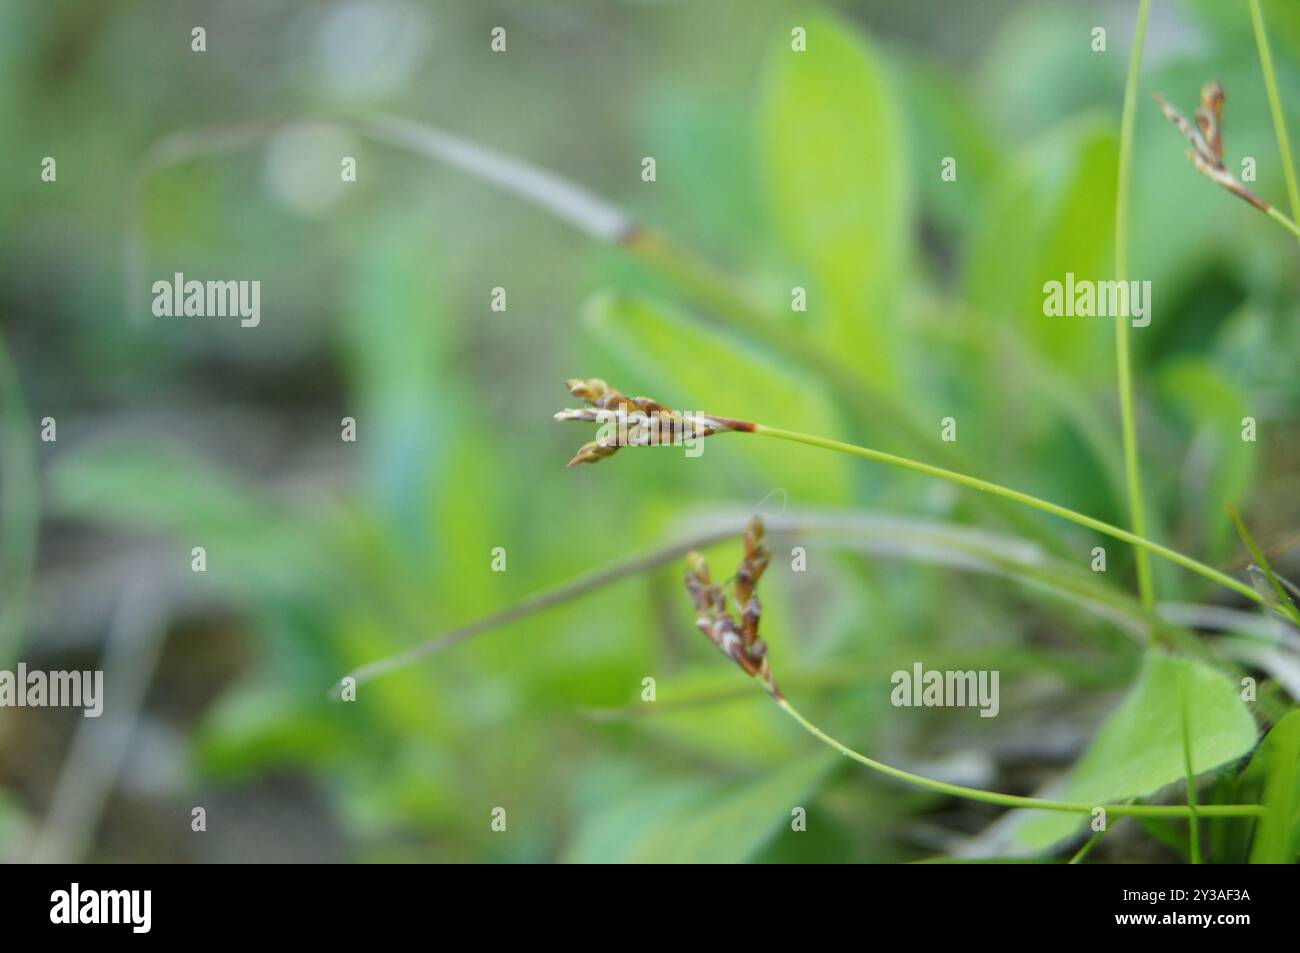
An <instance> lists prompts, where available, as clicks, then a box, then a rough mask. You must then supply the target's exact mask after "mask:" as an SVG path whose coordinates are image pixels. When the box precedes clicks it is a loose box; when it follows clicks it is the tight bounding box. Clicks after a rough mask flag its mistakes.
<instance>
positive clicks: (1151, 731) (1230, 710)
mask: <svg viewBox="0 0 1300 953" xmlns="http://www.w3.org/2000/svg"><path fill="white" fill-rule="evenodd" d="M1180 678H1182V679H1183V680H1184V690H1185V691H1186V692H1187V700H1188V714H1189V726H1188V727H1189V733H1190V735H1191V763H1192V771H1193V772H1194V773H1195V774H1201V773H1203V772H1205V771H1209V770H1210V769H1212V768H1216V767H1218V766H1219V765H1222V764H1225V763H1227V762H1229V761H1232V760H1234V759H1236V758H1240V757H1241V756H1242V755H1244V754H1246V753H1247V752H1249V751H1250V750H1251V748H1252V747H1254V745H1255V738H1256V732H1255V720H1254V719H1253V718H1252V717H1251V714H1250V711H1249V710H1248V709H1247V708H1246V705H1245V704H1244V703H1243V702H1242V701H1241V698H1240V697H1239V696H1238V693H1237V686H1236V685H1235V684H1234V683H1233V681H1232V680H1231V679H1229V678H1228V677H1227V676H1225V675H1223V674H1221V673H1220V672H1217V671H1216V670H1214V669H1213V668H1210V667H1209V666H1207V665H1204V664H1203V663H1201V662H1197V661H1194V660H1192V659H1188V658H1181V657H1177V656H1172V655H1168V654H1166V653H1164V652H1160V651H1156V650H1152V651H1151V652H1150V653H1148V655H1147V659H1146V663H1145V665H1144V666H1143V669H1142V673H1141V675H1139V676H1138V681H1137V684H1136V685H1135V686H1134V687H1133V690H1132V691H1131V692H1130V693H1129V696H1128V697H1127V698H1126V699H1125V700H1124V701H1123V702H1122V703H1121V704H1120V706H1119V708H1117V709H1116V710H1115V711H1114V712H1113V713H1112V714H1111V716H1110V717H1109V718H1108V719H1107V720H1106V723H1105V724H1104V725H1102V727H1101V730H1100V731H1099V732H1098V733H1097V737H1096V738H1095V739H1094V740H1093V743H1092V746H1091V747H1090V748H1089V749H1088V751H1087V753H1085V754H1084V756H1083V757H1082V758H1081V759H1080V760H1079V763H1078V764H1077V765H1075V768H1074V771H1073V772H1072V773H1071V775H1070V778H1069V780H1068V781H1067V782H1066V785H1065V789H1064V790H1063V791H1061V792H1060V794H1059V796H1058V799H1059V800H1065V801H1082V802H1084V803H1086V804H1098V805H1101V804H1108V803H1115V802H1120V801H1124V800H1127V799H1128V798H1133V797H1141V796H1143V795H1147V794H1151V793H1152V792H1154V791H1156V790H1158V789H1159V788H1161V787H1163V786H1165V785H1166V784H1169V783H1171V782H1173V781H1177V780H1179V779H1180V778H1183V777H1184V776H1185V769H1184V761H1183V738H1182V729H1181V725H1180V721H1179V699H1178V681H1179V679H1180ZM1082 823H1083V822H1082V820H1081V819H1080V817H1079V816H1078V815H1071V814H1055V813H1051V814H1049V813H1046V812H1036V813H1035V815H1033V816H1030V817H1028V818H1027V819H1026V820H1025V821H1024V822H1023V823H1022V824H1021V825H1020V827H1019V829H1018V830H1017V832H1016V842H1017V843H1018V844H1019V845H1020V846H1021V847H1023V848H1027V849H1031V850H1043V849H1046V848H1048V847H1050V846H1051V845H1053V844H1055V843H1056V842H1057V841H1060V840H1063V839H1064V838H1066V837H1069V836H1070V835H1071V834H1073V833H1074V832H1075V831H1077V830H1078V829H1079V827H1080V825H1081V824H1082Z"/></svg>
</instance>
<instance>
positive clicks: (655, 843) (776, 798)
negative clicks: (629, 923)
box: [567, 752, 839, 864]
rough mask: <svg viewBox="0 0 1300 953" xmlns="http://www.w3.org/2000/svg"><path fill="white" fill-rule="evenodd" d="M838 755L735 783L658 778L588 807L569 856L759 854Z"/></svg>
mask: <svg viewBox="0 0 1300 953" xmlns="http://www.w3.org/2000/svg"><path fill="white" fill-rule="evenodd" d="M838 760H839V759H838V756H837V755H835V753H834V752H815V753H813V754H811V755H807V756H804V757H800V758H797V759H795V760H793V761H790V762H788V763H786V764H785V765H784V766H783V767H778V768H775V769H773V770H771V771H770V772H769V773H767V774H765V775H760V776H758V777H755V778H752V779H750V780H748V781H745V782H741V783H736V784H725V785H723V784H717V783H711V784H707V785H701V784H699V783H698V782H690V781H683V780H673V779H667V780H659V781H656V782H652V783H649V784H647V783H642V784H637V785H634V786H631V787H629V788H627V789H626V790H625V791H624V792H623V793H622V794H621V795H616V796H612V797H606V798H603V799H602V800H601V801H600V802H599V803H600V806H599V807H598V808H595V809H591V808H589V809H587V811H584V813H590V816H589V819H588V820H587V821H586V822H585V823H584V826H583V830H582V831H581V832H580V833H579V835H578V838H577V841H576V843H575V844H574V845H573V847H571V848H570V851H569V854H568V857H567V859H568V860H571V861H579V862H603V863H612V862H631V863H680V864H689V863H712V864H735V863H743V862H745V861H747V860H750V859H752V858H753V857H754V856H755V855H756V854H757V853H758V852H759V851H760V850H761V849H762V848H763V847H765V846H766V845H767V844H768V843H769V842H770V841H771V840H772V839H773V837H775V836H776V835H777V833H778V832H779V831H780V830H782V829H783V828H784V829H785V830H787V831H788V830H789V829H790V821H791V818H792V813H791V812H792V811H793V809H794V808H796V807H803V808H805V809H807V808H808V807H809V803H808V802H809V799H810V798H811V797H812V795H813V793H814V792H815V791H816V789H817V787H818V785H819V784H820V783H821V781H822V779H823V778H824V777H825V776H826V774H827V772H828V771H829V770H830V769H831V767H832V766H833V765H835V763H836V762H837V761H838Z"/></svg>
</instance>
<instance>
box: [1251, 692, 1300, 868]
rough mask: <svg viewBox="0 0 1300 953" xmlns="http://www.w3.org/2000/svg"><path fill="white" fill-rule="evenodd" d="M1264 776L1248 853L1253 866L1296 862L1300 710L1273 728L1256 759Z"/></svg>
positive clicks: (1298, 807)
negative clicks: (1257, 819) (1261, 801)
mask: <svg viewBox="0 0 1300 953" xmlns="http://www.w3.org/2000/svg"><path fill="white" fill-rule="evenodd" d="M1255 757H1256V758H1257V759H1259V760H1261V761H1262V763H1263V765H1264V768H1265V770H1266V772H1267V774H1266V775H1265V781H1264V808H1265V810H1266V811H1267V812H1268V813H1266V814H1265V815H1264V817H1263V818H1261V819H1260V822H1259V824H1258V825H1257V826H1256V828H1255V841H1254V844H1253V845H1252V846H1251V849H1250V862H1251V863H1252V864H1287V863H1291V862H1292V861H1294V860H1295V859H1296V841H1295V836H1296V819H1297V818H1296V816H1297V811H1300V777H1297V773H1298V772H1300V709H1292V710H1291V711H1289V712H1287V714H1286V715H1285V716H1283V718H1282V720H1281V721H1279V722H1278V723H1277V724H1276V725H1274V726H1273V730H1272V731H1270V732H1269V733H1268V734H1267V735H1266V736H1265V737H1264V741H1263V742H1262V743H1261V744H1260V746H1259V752H1258V753H1257V754H1256V756H1255Z"/></svg>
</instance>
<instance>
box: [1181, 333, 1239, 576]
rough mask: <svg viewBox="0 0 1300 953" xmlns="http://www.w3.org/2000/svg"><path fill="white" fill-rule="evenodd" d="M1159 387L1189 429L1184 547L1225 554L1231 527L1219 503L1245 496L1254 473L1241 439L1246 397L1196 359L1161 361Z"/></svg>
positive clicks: (1184, 510)
mask: <svg viewBox="0 0 1300 953" xmlns="http://www.w3.org/2000/svg"><path fill="white" fill-rule="evenodd" d="M1160 389H1161V392H1162V393H1163V395H1164V396H1165V398H1166V399H1167V400H1169V401H1170V403H1172V404H1173V405H1174V406H1175V407H1177V408H1178V409H1179V410H1180V411H1181V412H1182V414H1183V415H1184V416H1185V417H1186V419H1187V422H1188V424H1189V430H1190V433H1189V435H1188V440H1187V441H1186V444H1187V446H1188V448H1189V449H1188V456H1189V458H1190V460H1191V463H1192V466H1190V467H1189V468H1188V469H1189V471H1190V472H1192V473H1194V474H1196V479H1195V480H1193V481H1186V482H1189V483H1191V484H1192V485H1191V486H1188V487H1186V489H1187V490H1188V491H1189V492H1190V493H1193V494H1196V495H1194V496H1191V497H1190V498H1187V499H1184V500H1183V506H1182V510H1183V512H1186V513H1191V514H1195V515H1194V516H1193V517H1192V518H1191V520H1190V522H1191V524H1192V525H1191V526H1189V527H1188V529H1189V530H1190V531H1191V533H1190V534H1188V533H1184V534H1180V535H1181V538H1184V539H1186V540H1187V542H1186V543H1184V546H1185V547H1186V548H1188V549H1190V550H1196V551H1201V552H1207V553H1209V554H1211V555H1213V556H1224V555H1226V551H1227V546H1228V544H1229V542H1230V539H1231V533H1232V527H1231V523H1230V522H1229V520H1228V517H1227V514H1226V513H1225V512H1224V511H1223V508H1222V507H1223V502H1224V501H1225V500H1235V499H1239V498H1241V497H1242V496H1244V495H1245V494H1246V492H1247V491H1248V490H1249V488H1250V483H1251V478H1252V475H1253V473H1254V461H1255V454H1254V451H1252V450H1251V449H1250V447H1251V445H1250V444H1248V443H1246V442H1245V441H1243V440H1242V439H1241V418H1242V417H1244V416H1245V415H1246V412H1247V404H1246V398H1245V396H1244V395H1243V394H1242V392H1241V389H1240V388H1239V387H1238V386H1237V385H1236V384H1235V383H1234V382H1233V381H1232V380H1231V379H1230V378H1229V377H1227V376H1226V375H1225V374H1223V372H1222V371H1220V370H1218V369H1217V368H1215V367H1214V366H1213V365H1212V364H1210V363H1208V362H1206V361H1204V360H1201V359H1199V358H1181V359H1176V360H1174V361H1171V362H1169V363H1166V364H1165V365H1164V366H1163V368H1162V369H1161V371H1160ZM1195 534H1202V536H1203V537H1205V538H1202V537H1201V536H1198V535H1195Z"/></svg>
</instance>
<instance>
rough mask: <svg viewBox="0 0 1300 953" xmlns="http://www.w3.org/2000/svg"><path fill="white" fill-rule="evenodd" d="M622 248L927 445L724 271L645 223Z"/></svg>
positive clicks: (1017, 520) (894, 406)
mask: <svg viewBox="0 0 1300 953" xmlns="http://www.w3.org/2000/svg"><path fill="white" fill-rule="evenodd" d="M621 247H622V248H623V249H624V250H625V251H627V252H628V253H629V254H631V255H632V256H633V257H635V258H637V259H639V260H640V261H642V262H643V263H644V264H645V265H646V266H647V267H648V268H650V269H651V270H652V271H654V272H655V273H656V274H658V275H659V276H660V277H662V278H664V279H666V280H667V281H669V282H671V283H672V284H673V285H675V286H676V287H677V288H678V289H679V290H681V291H683V292H684V293H685V294H686V295H687V296H688V297H690V298H692V299H694V300H695V301H696V302H697V303H699V304H700V305H702V306H703V307H704V308H706V309H708V310H709V311H710V312H712V313H713V314H715V315H717V316H719V317H723V318H725V319H726V322H727V324H728V326H730V327H731V328H732V329H733V330H735V331H737V332H739V333H741V334H743V335H744V336H746V337H748V338H749V339H751V340H753V341H756V342H759V343H760V344H762V345H764V346H767V347H770V348H772V349H773V350H774V351H775V352H776V353H778V354H780V355H781V356H782V358H783V359H788V360H792V361H794V362H795V363H796V364H798V365H799V366H800V367H802V368H803V369H804V370H805V371H807V372H809V373H811V374H813V375H815V376H816V377H817V379H818V380H820V381H821V382H822V383H824V384H825V385H826V387H827V389H828V390H829V392H830V393H831V395H832V396H833V397H834V398H835V399H836V400H837V401H838V402H839V403H840V404H841V405H843V406H844V407H845V408H847V409H849V410H850V411H851V412H852V413H853V415H854V416H855V417H856V418H857V419H858V420H859V421H861V422H862V424H864V425H868V426H870V427H871V428H872V429H873V432H882V433H886V434H888V433H891V432H892V433H894V434H895V435H896V436H898V437H899V438H900V439H901V440H904V441H906V442H907V444H908V445H910V446H913V447H922V446H928V445H930V444H931V441H930V439H929V436H928V435H927V434H926V433H924V432H923V431H922V429H921V427H920V425H919V424H918V423H917V421H916V419H915V416H914V414H913V412H912V410H911V409H910V408H909V407H907V406H906V405H905V404H903V403H902V402H900V401H898V400H897V399H896V398H894V397H893V396H892V395H890V394H889V393H888V392H887V391H883V390H881V389H880V388H879V387H876V386H873V385H872V384H871V382H869V381H868V382H864V381H863V379H862V378H861V376H860V375H859V374H857V373H856V372H855V371H854V370H853V369H852V368H851V367H849V366H848V365H846V364H845V363H844V362H843V361H841V360H839V359H837V358H835V357H834V356H832V355H829V354H827V353H826V351H825V350H824V349H823V348H821V347H820V346H818V345H817V344H816V343H815V342H813V341H812V340H811V339H810V338H809V337H808V336H807V335H804V334H800V333H798V332H797V331H795V330H793V329H792V328H790V327H788V326H787V325H785V324H783V323H782V322H780V321H777V320H775V319H774V318H773V317H772V316H771V315H770V314H769V313H768V312H766V311H765V310H763V309H762V308H759V307H757V306H756V305H754V304H753V303H752V302H751V301H749V300H748V299H747V298H746V297H745V296H744V295H743V294H741V293H740V292H738V291H737V290H736V289H735V287H734V282H733V281H732V280H731V279H730V278H729V277H728V276H727V275H726V274H725V273H723V272H720V271H718V270H717V269H715V268H714V267H713V266H712V265H710V264H709V263H708V262H707V261H706V260H705V259H704V258H702V257H701V256H700V255H698V254H696V253H695V252H694V251H693V250H691V249H689V248H683V247H681V246H680V245H678V244H676V243H675V242H674V241H673V240H672V239H670V238H669V237H668V236H667V235H664V234H663V233H661V232H658V231H655V230H653V229H648V228H639V229H636V230H635V231H633V232H632V233H631V234H630V235H629V236H628V237H627V238H626V239H624V240H623V241H622V242H621ZM939 452H940V453H942V454H943V457H944V461H945V462H946V463H948V464H949V465H950V466H954V467H963V468H964V467H966V466H968V465H969V461H967V460H965V459H964V458H963V457H962V455H961V454H960V453H959V452H958V451H957V449H956V448H955V447H954V446H953V445H952V444H942V445H941V446H940V448H939ZM999 515H1000V516H1001V517H1002V518H1003V519H1004V520H1005V521H1006V522H1007V523H1008V524H1009V525H1011V526H1013V527H1014V528H1015V529H1016V531H1017V532H1019V533H1021V534H1022V535H1025V536H1030V537H1034V538H1042V528H1041V527H1040V526H1038V525H1036V524H1034V523H1033V522H1032V521H1029V520H1025V519H1022V518H1021V517H1020V516H1018V515H1017V513H1016V511H1014V510H1007V509H1005V508H1003V509H1002V510H1001V511H1000V513H999Z"/></svg>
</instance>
